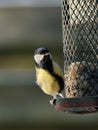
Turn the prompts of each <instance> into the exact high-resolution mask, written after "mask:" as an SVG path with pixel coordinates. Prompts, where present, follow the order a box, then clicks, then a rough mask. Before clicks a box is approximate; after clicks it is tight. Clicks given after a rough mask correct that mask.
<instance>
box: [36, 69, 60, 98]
mask: <svg viewBox="0 0 98 130" xmlns="http://www.w3.org/2000/svg"><path fill="white" fill-rule="evenodd" d="M36 78H37V83H38V85H39V86H40V87H41V89H42V90H43V91H44V92H45V93H46V94H48V95H52V96H53V95H56V94H58V92H59V89H60V88H59V85H58V82H57V81H56V80H55V78H54V77H53V76H51V75H50V74H49V73H48V72H47V71H45V70H44V69H36Z"/></svg>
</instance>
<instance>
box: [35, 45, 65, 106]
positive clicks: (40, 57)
mask: <svg viewBox="0 0 98 130" xmlns="http://www.w3.org/2000/svg"><path fill="white" fill-rule="evenodd" d="M34 62H35V72H36V83H37V85H38V86H39V87H40V88H41V90H42V91H43V92H44V93H45V94H47V95H50V96H53V100H50V103H51V104H52V105H53V104H54V102H55V99H56V98H64V96H63V94H62V91H63V90H64V79H63V73H62V70H61V68H60V67H59V65H58V64H57V63H56V62H55V61H54V60H53V59H52V55H51V53H50V51H49V50H48V49H47V48H46V47H40V48H37V49H35V51H34Z"/></svg>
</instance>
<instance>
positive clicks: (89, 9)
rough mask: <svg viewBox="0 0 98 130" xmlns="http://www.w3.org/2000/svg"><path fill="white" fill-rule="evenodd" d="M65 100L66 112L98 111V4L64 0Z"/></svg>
mask: <svg viewBox="0 0 98 130" xmlns="http://www.w3.org/2000/svg"><path fill="white" fill-rule="evenodd" d="M61 11H62V32H63V52H64V82H65V90H64V91H65V98H62V99H56V101H55V106H54V107H55V108H56V109H58V110H62V111H64V112H73V113H80V114H83V113H93V112H98V1H97V0H61Z"/></svg>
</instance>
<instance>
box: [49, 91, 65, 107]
mask: <svg viewBox="0 0 98 130" xmlns="http://www.w3.org/2000/svg"><path fill="white" fill-rule="evenodd" d="M61 98H64V96H63V95H62V94H61V93H59V94H57V95H54V96H53V99H51V100H50V104H51V105H55V104H56V99H61Z"/></svg>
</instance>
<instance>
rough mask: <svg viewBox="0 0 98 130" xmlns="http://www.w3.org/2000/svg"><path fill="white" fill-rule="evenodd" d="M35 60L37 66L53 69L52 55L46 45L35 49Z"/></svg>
mask: <svg viewBox="0 0 98 130" xmlns="http://www.w3.org/2000/svg"><path fill="white" fill-rule="evenodd" d="M34 61H35V64H36V66H37V67H40V68H44V69H47V70H49V69H50V70H51V69H52V57H51V54H50V52H49V50H48V49H47V48H45V47H41V48H37V49H36V50H35V51H34Z"/></svg>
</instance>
